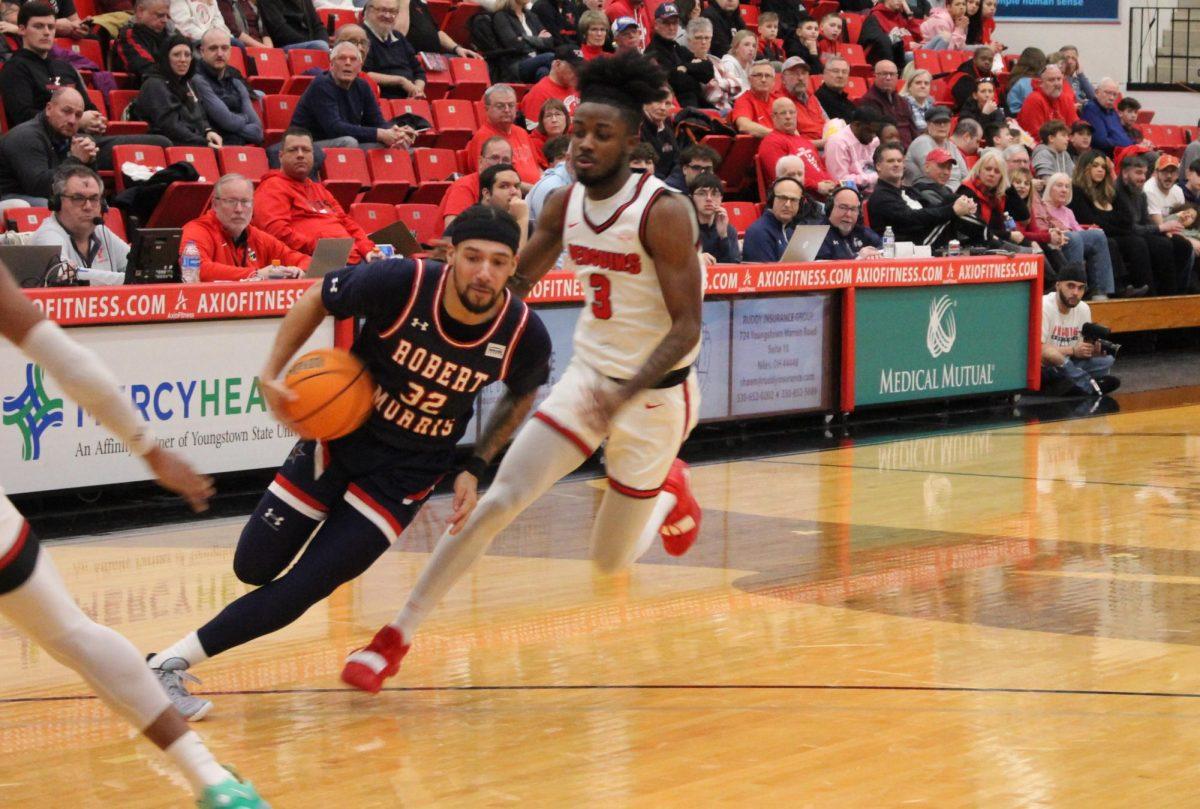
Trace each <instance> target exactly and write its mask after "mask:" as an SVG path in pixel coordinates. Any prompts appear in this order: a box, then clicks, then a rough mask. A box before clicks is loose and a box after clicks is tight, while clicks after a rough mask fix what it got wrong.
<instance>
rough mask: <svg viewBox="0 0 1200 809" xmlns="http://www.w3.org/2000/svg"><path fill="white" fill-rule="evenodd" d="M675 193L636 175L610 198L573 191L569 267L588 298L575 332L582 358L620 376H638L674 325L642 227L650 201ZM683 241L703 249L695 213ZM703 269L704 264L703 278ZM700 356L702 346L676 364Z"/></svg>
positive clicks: (567, 223) (566, 229) (566, 230)
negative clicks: (589, 195)
mask: <svg viewBox="0 0 1200 809" xmlns="http://www.w3.org/2000/svg"><path fill="white" fill-rule="evenodd" d="M669 193H672V192H671V190H670V189H669V188H668V187H667V186H666V184H665V183H663V182H662V181H661V180H659V179H658V178H657V177H655V176H654V175H653V174H631V175H630V177H629V180H628V181H627V182H626V183H625V185H624V186H622V188H621V190H620V191H618V192H617V193H616V194H613V195H612V196H611V197H609V198H608V199H605V200H600V201H599V202H597V201H595V200H591V199H588V198H587V191H586V189H585V188H584V187H583V186H582V185H580V184H579V183H575V184H574V185H572V186H571V190H570V192H569V194H568V197H567V208H566V217H565V218H564V220H563V247H564V249H565V253H566V263H565V266H566V267H567V269H569V270H572V271H573V272H574V273H575V275H576V277H577V278H579V280H580V282H581V283H582V284H583V289H584V294H585V295H586V300H587V304H586V305H585V306H584V308H583V314H581V315H580V317H579V325H578V326H576V328H575V356H577V357H579V359H580V360H582V361H583V362H585V363H587V364H588V365H589V366H591V367H592V368H594V369H595V370H597V371H599V372H600V373H602V374H604V375H605V376H608V377H612V378H614V379H629V378H630V377H632V376H633V375H634V374H635V373H637V371H638V369H640V368H641V367H642V365H643V364H644V363H645V362H646V359H647V358H648V357H649V356H650V354H651V352H653V351H654V349H655V347H656V346H657V345H658V344H659V342H661V341H662V339H663V337H665V336H666V334H667V332H668V331H669V330H670V328H671V316H670V314H669V313H668V312H667V306H666V303H665V302H664V301H663V295H662V288H661V287H660V286H659V283H658V272H657V269H656V267H655V265H654V259H653V258H651V257H650V255H649V254H648V253H647V252H646V247H645V239H644V236H645V233H644V230H643V228H644V227H645V226H646V220H647V211H648V210H649V209H650V204H651V203H652V202H654V200H655V199H657V198H658V197H659V195H661V194H669ZM690 207H691V206H690V205H689V208H690ZM678 237H679V238H681V239H688V240H689V243H691V244H694V245H695V244H697V239H698V237H699V229H698V227H697V226H696V223H695V217H694V216H693V218H692V226H691V232H690V233H680V234H678ZM697 252H699V248H698V247H697ZM703 266H704V263H703V262H700V267H701V269H700V272H701V273H703V272H704V270H703ZM703 280H704V279H703V278H701V283H702V284H703ZM699 351H700V344H699V342H698V341H697V343H696V345H695V346H693V347H692V349H691V350H690V351H688V353H687V354H686V355H685V356H684V358H683V359H682V360H680V361H679V364H678V365H677V366H676V367H678V368H683V367H685V366H687V365H690V364H691V363H692V362H693V361H694V360H695V359H696V355H697V354H698V353H699Z"/></svg>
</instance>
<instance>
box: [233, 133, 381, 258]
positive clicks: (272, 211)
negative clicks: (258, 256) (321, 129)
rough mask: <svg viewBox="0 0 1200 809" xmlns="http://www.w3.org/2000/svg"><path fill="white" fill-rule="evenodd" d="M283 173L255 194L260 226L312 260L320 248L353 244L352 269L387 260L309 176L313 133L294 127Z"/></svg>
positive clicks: (287, 136) (286, 138)
mask: <svg viewBox="0 0 1200 809" xmlns="http://www.w3.org/2000/svg"><path fill="white" fill-rule="evenodd" d="M281 143H282V144H283V148H282V150H281V152H280V169H279V170H277V171H270V172H267V174H266V175H265V176H264V177H263V179H262V182H260V183H259V185H258V190H257V191H255V192H254V219H253V221H254V224H256V225H257V226H258V227H260V228H262V229H263V230H265V231H266V232H267V233H270V234H271V235H272V236H274V237H275V238H276V239H279V241H281V242H283V243H284V244H286V245H287V246H288V247H290V248H292V249H293V250H295V251H297V252H299V253H303V254H305V255H307V256H311V255H312V252H313V250H315V249H316V246H317V242H318V241H319V240H321V239H328V238H347V237H349V238H352V239H354V249H353V250H351V251H350V263H351V264H357V263H358V262H360V261H373V260H375V259H377V258H380V257H381V255H382V254H381V253H380V252H379V249H378V248H377V247H376V246H375V243H374V242H372V241H371V240H370V238H369V237H368V236H367V234H366V231H364V230H363V229H362V227H360V226H359V224H358V223H357V222H355V221H354V220H353V219H351V218H350V217H349V216H348V215H347V214H346V212H345V211H343V210H342V206H341V205H338V202H337V200H336V199H334V196H333V194H331V193H329V191H328V190H327V189H326V188H325V186H323V185H321V184H320V183H316V182H313V181H312V180H311V179H310V178H309V174H310V173H311V172H312V168H313V138H312V133H310V132H308V131H306V130H303V129H299V128H297V127H291V128H289V129H288V130H287V132H284V133H283V140H282V141H281Z"/></svg>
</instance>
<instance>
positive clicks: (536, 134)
mask: <svg viewBox="0 0 1200 809" xmlns="http://www.w3.org/2000/svg"><path fill="white" fill-rule="evenodd" d="M570 125H571V116H570V115H568V114H567V105H566V104H564V103H563V102H561V101H559V100H558V99H557V98H548V99H546V101H545V103H544V104H542V108H541V111H540V112H539V113H538V115H537V126H535V127H534V128H533V131H531V132H530V133H529V140H530V142H531V143H533V148H534V155H535V156H536V157H537V159H538V161H537V163H538V166H539V167H540V168H542V169H545V168H546V167H547V166H549V165H550V164H549V163H547V162H546V159H545V157H544V155H543V154H542V149H543V148H544V147H545V146H546V141H548V140H550V139H551V138H556V137H558V136H559V135H567V134H568V131H567V130H568V129H569V127H570Z"/></svg>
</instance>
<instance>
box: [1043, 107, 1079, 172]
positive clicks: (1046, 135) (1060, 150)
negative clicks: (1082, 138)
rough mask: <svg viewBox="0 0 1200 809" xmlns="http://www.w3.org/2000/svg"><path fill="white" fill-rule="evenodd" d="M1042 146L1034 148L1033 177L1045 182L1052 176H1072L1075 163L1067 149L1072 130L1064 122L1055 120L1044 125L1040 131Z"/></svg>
mask: <svg viewBox="0 0 1200 809" xmlns="http://www.w3.org/2000/svg"><path fill="white" fill-rule="evenodd" d="M1038 140H1040V141H1041V144H1040V145H1038V146H1037V147H1035V148H1034V150H1033V157H1032V165H1033V175H1034V176H1035V177H1037V178H1038V179H1039V180H1045V179H1046V178H1047V177H1049V176H1050V175H1051V174H1055V173H1058V172H1061V173H1063V174H1066V175H1067V176H1070V175H1071V174H1072V173H1074V171H1075V161H1074V160H1073V159H1072V158H1071V154H1070V152H1068V151H1067V147H1068V146H1069V145H1070V143H1071V130H1070V129H1069V128H1067V125H1066V124H1064V123H1063V122H1062V121H1059V120H1053V121H1047V122H1046V123H1044V124H1042V128H1041V129H1039V130H1038Z"/></svg>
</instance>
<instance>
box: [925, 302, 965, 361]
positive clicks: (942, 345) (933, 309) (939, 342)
mask: <svg viewBox="0 0 1200 809" xmlns="http://www.w3.org/2000/svg"><path fill="white" fill-rule="evenodd" d="M952 306H954V301H953V300H952V299H951V298H950V296H949V295H942V296H940V297H937V298H934V299H933V300H932V301H930V302H929V327H928V328H927V329H926V330H925V347H926V348H927V349H929V356H931V357H933V358H934V359H935V360H936V359H937V358H938V357H940V356H942V355H943V354H949V353H950V351H951V350H952V349H953V348H954V338H955V337H957V336H958V324H957V323H955V322H954V312H952V311H950V307H952Z"/></svg>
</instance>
